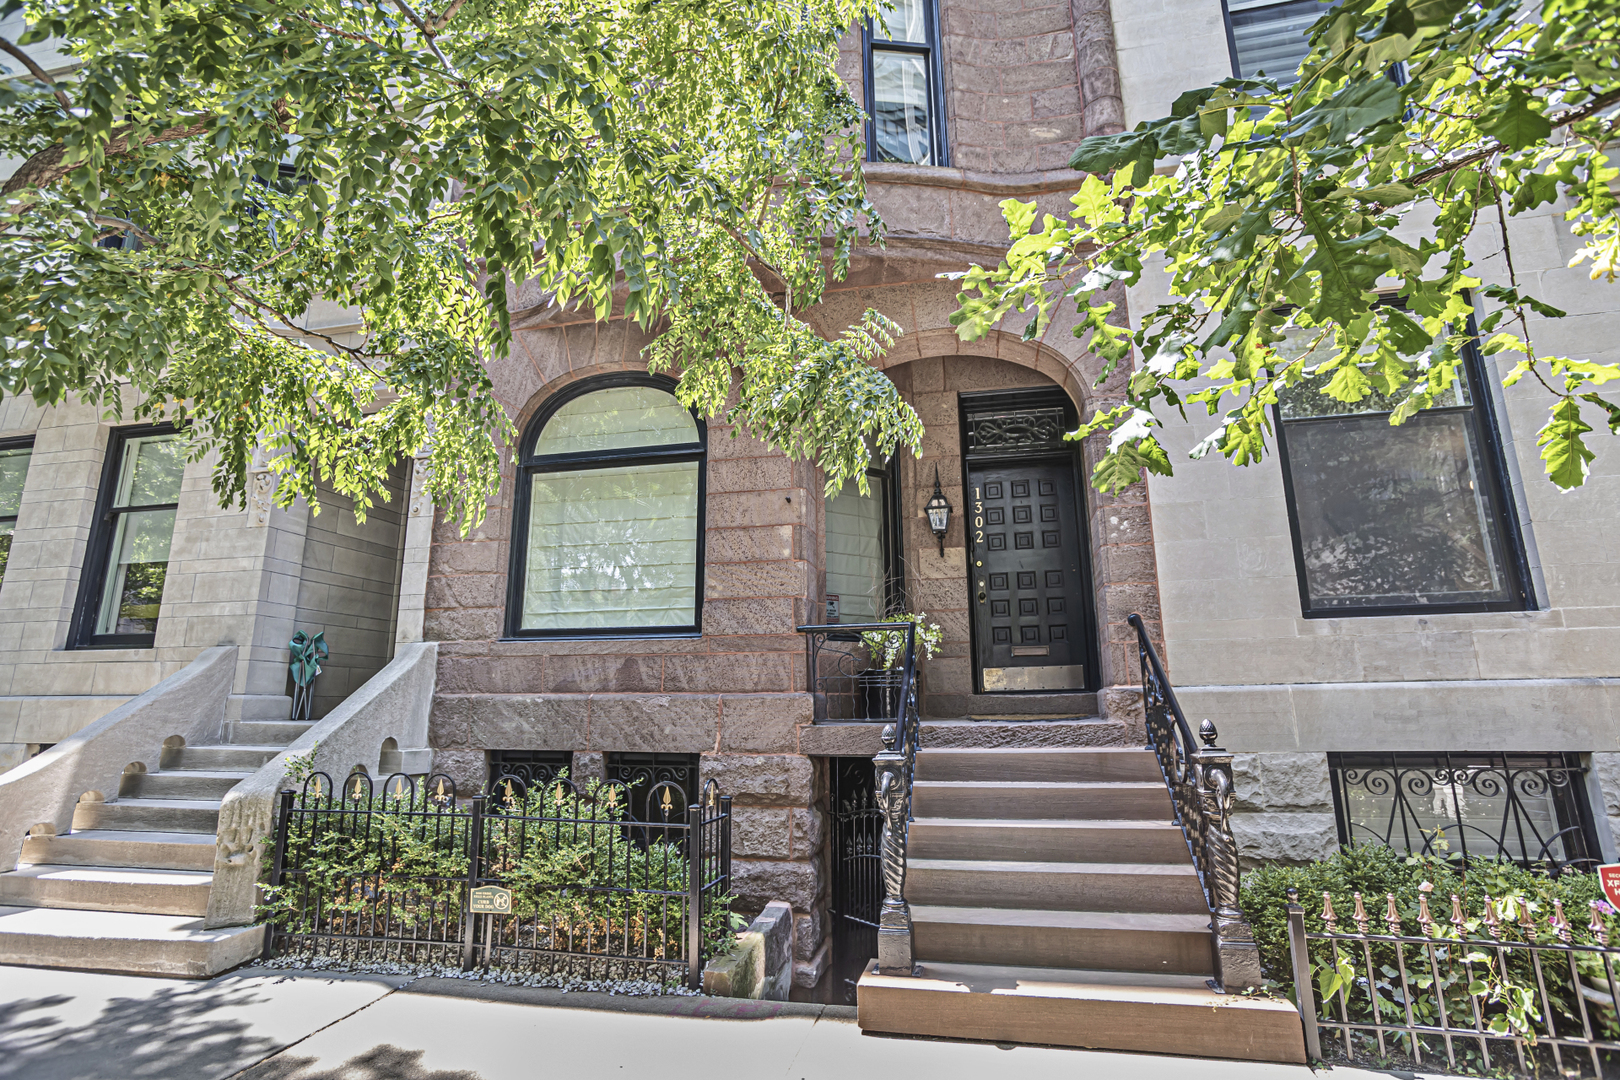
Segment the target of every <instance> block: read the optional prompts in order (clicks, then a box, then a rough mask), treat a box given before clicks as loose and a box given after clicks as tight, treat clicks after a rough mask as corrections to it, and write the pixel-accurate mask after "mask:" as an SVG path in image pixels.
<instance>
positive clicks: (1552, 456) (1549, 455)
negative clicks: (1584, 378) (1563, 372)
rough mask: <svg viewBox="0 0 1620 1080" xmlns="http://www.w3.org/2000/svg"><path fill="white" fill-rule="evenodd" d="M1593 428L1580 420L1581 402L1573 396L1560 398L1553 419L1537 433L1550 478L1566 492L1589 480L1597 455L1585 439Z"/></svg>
mask: <svg viewBox="0 0 1620 1080" xmlns="http://www.w3.org/2000/svg"><path fill="white" fill-rule="evenodd" d="M1591 430H1592V428H1591V427H1590V426H1589V425H1588V424H1587V423H1586V422H1585V421H1583V420H1582V419H1581V407H1580V405H1579V404H1578V403H1577V402H1576V401H1575V400H1574V399H1573V398H1561V399H1560V400H1559V401H1558V403H1557V404H1556V405H1554V406H1553V407H1552V419H1550V420H1548V421H1547V424H1546V426H1545V427H1543V428H1542V429H1541V430H1540V431H1539V432H1537V434H1536V445H1538V446H1540V447H1541V460H1542V461H1544V462H1546V463H1547V476H1548V478H1549V479H1551V480H1552V482H1553V483H1554V484H1557V485H1558V486H1559V487H1560V488H1562V489H1563V490H1565V491H1569V490H1571V489H1573V488H1578V487H1580V486H1581V485H1582V484H1584V483H1586V475H1587V471H1588V467H1589V465H1590V464H1591V461H1592V459H1593V458H1594V457H1596V456H1597V455H1595V454H1594V453H1593V452H1592V451H1591V450H1589V449H1588V448H1587V446H1586V442H1585V440H1584V438H1583V436H1585V435H1586V434H1588V433H1589V432H1590V431H1591Z"/></svg>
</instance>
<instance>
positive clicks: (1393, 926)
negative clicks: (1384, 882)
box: [1384, 893, 1401, 937]
mask: <svg viewBox="0 0 1620 1080" xmlns="http://www.w3.org/2000/svg"><path fill="white" fill-rule="evenodd" d="M1384 896H1385V898H1386V899H1387V900H1388V901H1389V906H1388V907H1387V908H1386V909H1385V910H1384V923H1385V925H1387V926H1388V927H1389V936H1390V937H1400V936H1401V913H1400V911H1399V910H1398V909H1397V908H1396V907H1395V894H1394V893H1385V894H1384Z"/></svg>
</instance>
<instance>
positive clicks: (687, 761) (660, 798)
mask: <svg viewBox="0 0 1620 1080" xmlns="http://www.w3.org/2000/svg"><path fill="white" fill-rule="evenodd" d="M605 764H606V766H607V778H608V779H609V780H617V781H619V782H620V783H622V784H624V785H625V786H626V787H628V788H629V789H630V817H631V818H632V819H633V820H635V821H645V822H648V823H650V824H654V825H662V824H665V823H669V824H683V825H684V824H685V823H686V811H687V807H689V806H691V805H692V803H693V802H695V801H697V799H698V797H699V794H700V792H699V791H698V755H696V754H659V753H618V754H608V755H607V761H606V763H605ZM655 790H656V791H657V796H656V798H655V797H654V795H653V792H654V791H655ZM666 796H667V798H666Z"/></svg>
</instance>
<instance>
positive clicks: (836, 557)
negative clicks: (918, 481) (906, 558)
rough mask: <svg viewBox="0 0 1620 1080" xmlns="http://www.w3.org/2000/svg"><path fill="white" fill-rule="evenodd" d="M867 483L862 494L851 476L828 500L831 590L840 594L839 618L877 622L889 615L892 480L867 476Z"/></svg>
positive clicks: (829, 583)
mask: <svg viewBox="0 0 1620 1080" xmlns="http://www.w3.org/2000/svg"><path fill="white" fill-rule="evenodd" d="M867 483H868V484H869V485H870V487H869V490H868V493H867V494H865V495H862V494H861V492H860V489H859V488H858V487H856V485H855V481H853V480H847V481H845V482H844V486H843V487H842V488H841V489H840V490H839V492H838V494H837V495H835V496H834V497H833V498H831V499H829V500H828V501H827V539H826V548H827V593H828V595H829V596H836V597H838V613H839V614H838V618H839V621H840V622H848V623H857V622H875V621H876V620H878V619H880V618H882V617H883V616H884V615H886V614H887V611H886V610H885V609H886V606H887V601H886V586H887V578H888V572H887V571H888V563H887V559H886V556H885V552H886V550H887V545H886V537H885V535H884V532H885V529H884V522H885V519H886V517H887V515H886V514H885V513H884V507H885V505H886V502H887V497H888V478H887V477H886V476H882V475H877V476H869V477H867Z"/></svg>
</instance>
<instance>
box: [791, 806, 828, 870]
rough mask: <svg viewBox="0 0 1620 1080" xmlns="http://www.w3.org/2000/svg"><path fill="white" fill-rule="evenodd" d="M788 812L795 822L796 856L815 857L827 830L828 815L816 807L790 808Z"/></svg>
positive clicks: (794, 848)
mask: <svg viewBox="0 0 1620 1080" xmlns="http://www.w3.org/2000/svg"><path fill="white" fill-rule="evenodd" d="M788 813H789V815H790V817H789V820H791V821H792V823H793V855H794V857H795V858H799V859H811V858H814V857H815V855H816V852H818V851H820V850H821V841H822V837H823V836H824V835H825V832H826V829H825V823H826V820H827V819H826V815H825V814H823V813H822V812H821V811H820V810H817V809H815V808H814V807H810V808H808V809H802V810H799V809H795V810H790V811H789V812H788Z"/></svg>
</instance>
